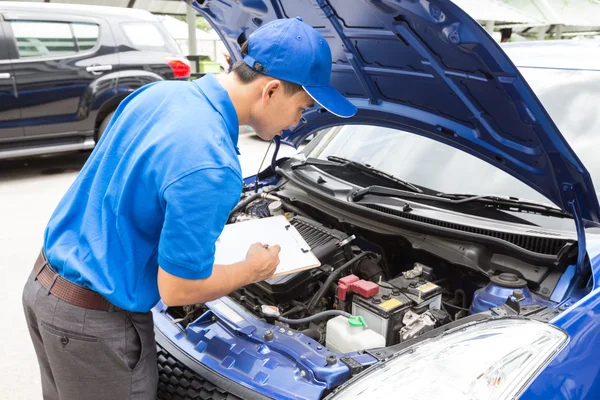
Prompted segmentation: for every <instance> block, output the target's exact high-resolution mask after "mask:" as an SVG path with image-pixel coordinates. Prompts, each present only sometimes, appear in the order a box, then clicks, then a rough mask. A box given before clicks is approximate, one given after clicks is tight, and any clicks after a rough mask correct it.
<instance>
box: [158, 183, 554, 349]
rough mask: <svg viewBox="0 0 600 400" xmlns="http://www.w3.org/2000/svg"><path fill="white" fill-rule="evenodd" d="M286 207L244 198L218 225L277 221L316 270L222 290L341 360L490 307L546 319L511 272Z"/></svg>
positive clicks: (283, 198)
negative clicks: (297, 238)
mask: <svg viewBox="0 0 600 400" xmlns="http://www.w3.org/2000/svg"><path fill="white" fill-rule="evenodd" d="M275 193H276V194H275ZM294 204H297V203H294ZM294 204H292V202H291V201H290V198H289V196H288V195H287V193H286V191H285V190H281V191H278V192H275V191H270V192H262V193H255V194H246V195H245V197H244V198H243V199H242V200H241V201H240V203H238V205H237V206H236V207H235V208H234V210H233V211H232V213H231V214H230V217H229V221H228V222H229V223H239V222H243V221H247V220H252V219H258V218H267V217H271V216H279V215H284V216H285V217H286V218H287V220H288V221H289V223H290V225H291V226H293V227H294V228H295V229H296V230H297V231H298V233H299V234H300V235H301V236H302V237H303V238H304V240H305V241H306V243H307V244H308V245H309V246H310V249H311V251H312V252H313V254H314V255H315V256H316V257H317V258H318V259H319V261H320V264H321V266H320V267H317V268H312V269H308V270H302V271H299V272H295V273H291V274H287V275H283V276H277V277H274V278H271V279H267V280H265V281H262V282H256V283H252V284H250V285H247V286H245V287H242V288H240V289H238V290H235V291H234V292H232V293H230V295H229V297H230V298H231V299H233V300H234V301H236V302H237V303H239V304H240V305H241V306H242V307H244V308H245V309H246V310H248V311H249V312H250V313H252V314H253V315H255V316H256V317H257V318H260V319H264V320H265V321H266V322H267V323H270V324H274V325H278V326H279V327H280V329H282V331H288V332H289V331H290V329H292V330H295V331H297V332H301V333H303V334H305V335H306V336H309V337H310V338H312V339H313V340H315V341H317V342H319V343H320V344H322V345H325V346H326V347H327V348H328V349H330V350H333V351H337V352H339V353H343V352H348V351H354V350H357V349H363V348H365V349H366V348H376V347H383V346H391V345H395V344H398V343H402V342H404V341H408V340H410V339H413V338H415V337H418V336H420V335H422V334H424V333H426V332H429V331H431V330H433V329H435V328H437V327H440V326H443V325H445V324H447V323H450V322H453V321H456V320H459V319H461V318H464V317H466V316H468V315H469V314H473V313H479V312H488V310H490V309H492V308H494V310H495V312H496V314H495V315H502V313H508V314H514V313H516V314H518V313H519V312H520V310H524V312H526V313H528V314H527V315H530V316H533V315H534V314H535V315H536V318H539V319H541V320H544V319H545V320H548V319H549V318H551V317H553V316H555V314H552V310H551V308H550V307H551V304H550V302H549V301H548V299H546V298H543V296H540V295H536V294H535V293H533V294H532V292H531V291H530V290H529V287H528V285H529V284H530V282H528V281H527V280H525V279H523V276H522V275H519V273H518V271H516V270H512V271H515V272H514V273H513V272H510V271H509V272H506V271H504V272H502V271H500V272H502V273H499V274H496V273H493V272H490V271H489V270H487V271H486V270H484V269H483V268H478V269H473V268H465V267H464V266H462V265H458V264H456V263H452V262H450V261H448V260H446V259H444V258H443V257H441V256H438V255H435V254H433V253H431V252H428V251H424V250H422V249H419V248H418V246H417V247H415V246H413V245H412V244H411V243H410V242H409V241H408V240H407V239H406V238H405V237H403V236H402V235H398V234H382V233H379V232H375V231H372V230H369V229H366V228H361V227H359V226H355V225H352V224H347V223H343V222H340V221H339V220H337V219H335V218H333V217H332V216H330V215H327V214H326V213H324V212H322V211H320V210H319V209H317V208H313V207H310V206H308V205H303V206H302V208H299V206H296V205H294ZM467 245H468V244H465V246H467ZM533 285H534V287H535V283H533ZM539 287H541V286H538V288H539ZM544 310H546V311H544ZM204 311H205V308H204V306H203V305H201V304H197V305H189V306H184V307H180V308H177V307H175V308H171V309H170V311H169V313H170V314H171V315H172V316H173V317H174V322H176V323H181V324H182V325H184V326H185V325H186V324H187V323H189V322H191V321H193V320H194V319H195V318H197V317H198V316H199V315H201V314H202V313H203V312H204ZM357 326H358V327H361V329H354V328H355V327H357ZM364 331H368V332H366V333H365V332H364ZM353 332H354V333H356V332H359V333H360V335H356V336H353V335H354V333H353ZM356 341H358V342H356Z"/></svg>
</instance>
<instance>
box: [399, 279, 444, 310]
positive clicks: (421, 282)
mask: <svg viewBox="0 0 600 400" xmlns="http://www.w3.org/2000/svg"><path fill="white" fill-rule="evenodd" d="M387 283H388V284H389V285H391V286H393V287H395V288H397V289H398V290H400V291H401V292H402V293H403V294H405V295H406V296H407V297H408V298H409V299H410V300H412V302H413V311H414V312H416V313H417V314H421V313H423V312H425V311H427V310H429V309H435V310H439V309H441V308H442V288H441V287H440V286H438V285H436V284H435V283H433V282H429V281H427V280H425V279H423V278H422V277H420V276H415V277H413V276H411V275H410V274H408V277H407V276H406V275H404V276H403V275H401V276H398V277H396V278H394V279H391V280H389V281H387Z"/></svg>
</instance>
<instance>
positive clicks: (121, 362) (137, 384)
mask: <svg viewBox="0 0 600 400" xmlns="http://www.w3.org/2000/svg"><path fill="white" fill-rule="evenodd" d="M23 308H24V311H25V318H26V320H27V325H28V327H29V333H30V335H31V340H32V341H33V347H34V348H35V352H36V354H37V358H38V362H39V365H40V371H41V376H42V392H43V395H44V399H46V400H55V399H57V400H58V399H60V400H95V399H98V400H109V399H110V400H120V399H132V400H133V399H135V400H138V399H140V400H141V399H144V400H146V399H156V388H157V384H158V369H157V361H156V343H155V341H154V324H153V322H152V314H151V313H150V312H147V313H133V312H128V311H124V310H120V311H114V312H109V311H97V310H89V309H85V308H81V307H77V306H74V305H72V304H69V303H67V302H65V301H63V300H61V299H59V298H57V297H55V296H54V295H52V294H48V293H47V290H46V289H45V288H44V287H43V286H42V285H41V284H40V283H39V282H38V281H37V280H35V279H34V276H33V274H31V276H30V277H29V279H28V280H27V283H26V284H25V288H24V290H23Z"/></svg>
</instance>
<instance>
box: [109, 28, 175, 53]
mask: <svg viewBox="0 0 600 400" xmlns="http://www.w3.org/2000/svg"><path fill="white" fill-rule="evenodd" d="M121 29H123V33H125V36H126V37H127V39H128V40H129V42H130V43H131V45H132V46H133V47H134V48H136V49H138V50H168V48H167V44H166V42H165V38H164V36H163V35H162V33H161V32H160V30H159V29H158V27H157V26H156V25H154V24H152V23H149V22H126V23H124V24H121Z"/></svg>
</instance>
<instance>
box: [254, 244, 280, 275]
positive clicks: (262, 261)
mask: <svg viewBox="0 0 600 400" xmlns="http://www.w3.org/2000/svg"><path fill="white" fill-rule="evenodd" d="M280 251H281V247H279V246H278V245H274V246H263V245H262V244H261V243H254V244H253V245H252V246H250V249H248V252H247V253H246V262H247V263H248V265H249V266H250V268H251V270H252V272H253V276H254V278H253V279H252V282H260V281H264V280H265V279H268V278H270V277H271V276H273V274H274V273H275V269H276V268H277V266H278V265H279V252H280Z"/></svg>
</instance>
